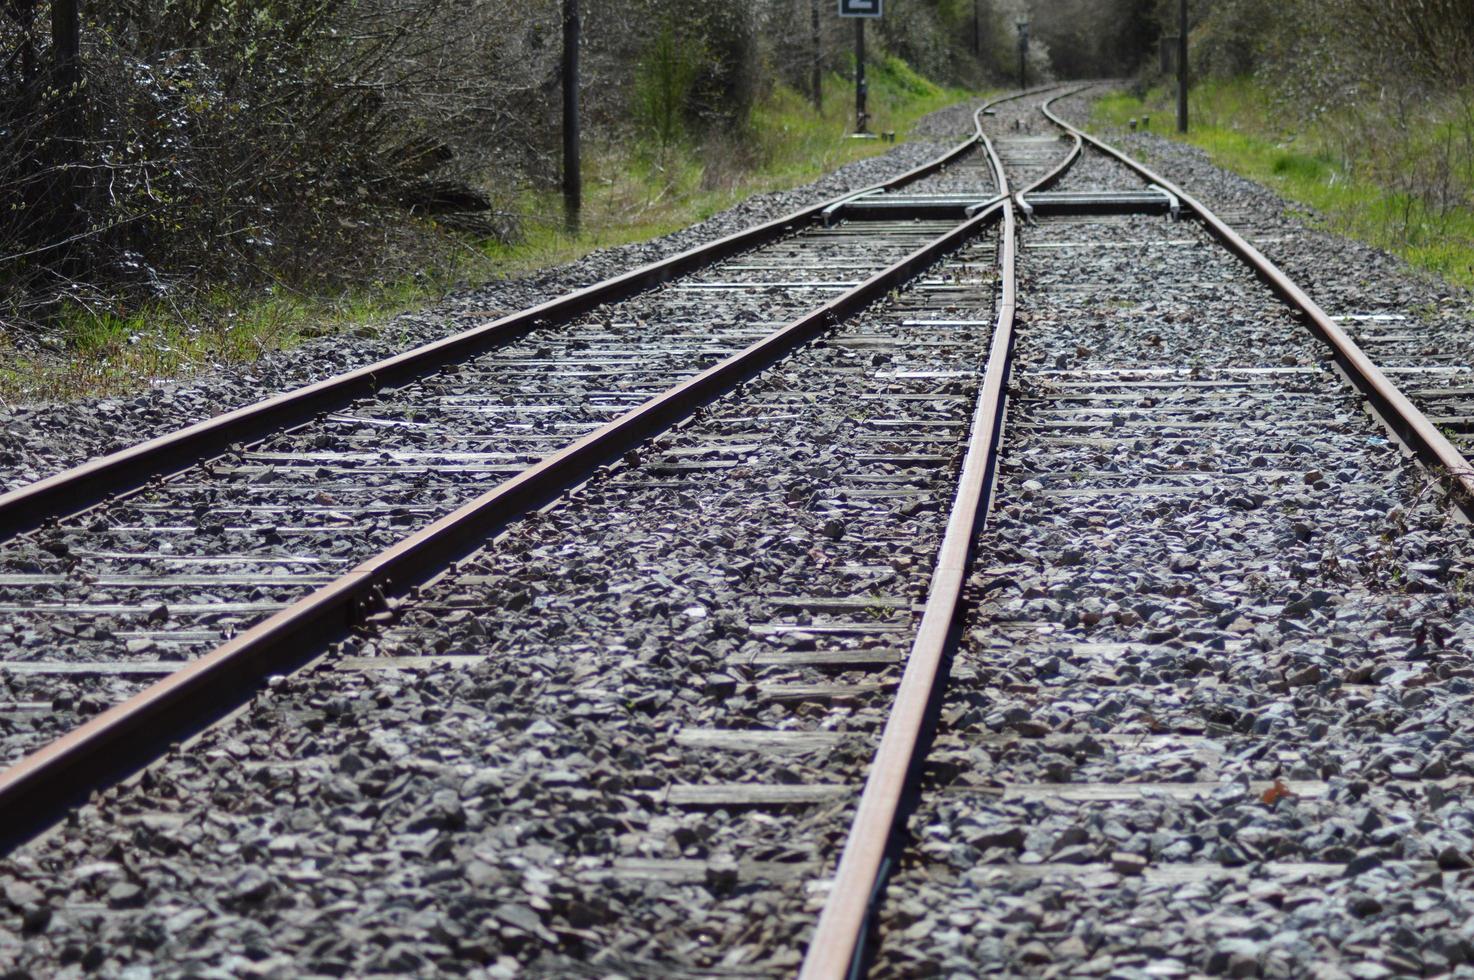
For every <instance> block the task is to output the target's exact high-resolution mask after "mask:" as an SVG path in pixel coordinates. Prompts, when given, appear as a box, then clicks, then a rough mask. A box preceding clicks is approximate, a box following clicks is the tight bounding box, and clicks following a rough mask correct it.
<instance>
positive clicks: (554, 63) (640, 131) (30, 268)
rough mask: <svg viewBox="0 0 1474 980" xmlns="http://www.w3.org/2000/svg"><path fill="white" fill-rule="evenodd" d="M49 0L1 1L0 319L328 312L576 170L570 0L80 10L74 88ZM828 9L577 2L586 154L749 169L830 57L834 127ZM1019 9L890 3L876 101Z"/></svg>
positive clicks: (965, 57)
mask: <svg viewBox="0 0 1474 980" xmlns="http://www.w3.org/2000/svg"><path fill="white" fill-rule="evenodd" d="M51 2H52V0H5V3H4V4H0V139H3V140H4V145H5V146H6V147H7V148H9V149H11V152H9V153H7V154H5V155H4V156H3V157H0V330H8V331H9V332H10V333H11V334H12V335H16V336H19V335H20V334H22V333H27V332H34V331H29V330H28V328H32V327H35V326H38V325H43V326H44V325H45V324H46V323H51V324H54V325H57V329H61V325H64V324H65V323H66V322H67V321H68V320H69V319H70V318H73V317H74V315H75V313H74V311H76V310H77V309H83V310H86V311H90V312H89V313H88V314H87V315H95V316H113V317H117V318H121V319H122V320H127V321H131V320H132V319H133V318H136V317H137V316H139V315H142V314H143V313H144V312H147V313H148V315H150V316H156V317H162V318H164V319H170V318H171V317H172V318H173V319H175V320H177V319H179V318H180V317H184V318H186V319H188V318H191V317H208V316H210V315H212V314H211V313H210V312H209V311H211V310H214V309H216V308H217V304H216V303H215V302H214V301H213V300H212V299H211V297H213V296H216V295H217V293H218V291H222V290H223V291H224V292H226V293H228V294H230V295H231V296H234V297H238V298H239V301H240V302H241V303H246V302H248V297H250V296H253V295H254V296H259V297H269V296H270V295H271V294H270V293H269V292H268V291H269V290H273V289H276V290H287V291H291V292H295V293H298V294H301V295H304V296H311V297H318V298H319V299H321V300H323V301H324V302H326V303H327V304H328V305H331V304H332V302H333V301H334V297H336V296H338V295H340V294H355V295H356V294H358V293H359V292H361V291H363V290H372V289H375V288H378V286H377V284H382V283H385V282H398V281H403V280H406V279H408V278H410V277H411V276H412V274H413V272H414V271H415V270H416V268H417V267H419V266H421V265H424V264H425V263H426V262H437V261H441V260H442V259H443V258H444V256H445V255H447V254H456V253H457V250H464V249H465V248H466V247H468V246H470V245H479V244H481V243H484V242H497V243H501V244H503V245H510V244H514V243H516V242H517V241H518V240H520V239H521V238H523V237H524V236H527V235H531V234H537V233H538V232H537V229H536V225H537V222H538V221H539V220H540V219H541V218H542V217H543V215H541V214H540V213H537V211H536V209H535V210H534V211H533V213H527V202H528V201H541V199H542V198H541V195H544V194H545V193H546V192H547V191H548V189H550V188H552V187H555V186H556V184H557V181H558V178H559V170H560V149H559V144H560V114H559V110H560V101H561V98H560V97H561V82H560V78H559V72H558V68H559V63H560V58H561V30H562V23H561V13H560V6H561V5H560V3H559V2H558V0H538V2H536V3H532V4H528V3H523V2H513V0H478V2H476V3H473V4H467V3H463V2H457V0H117V2H114V3H84V4H83V5H82V10H83V13H84V22H83V25H82V32H81V57H80V62H79V64H80V85H78V86H77V87H75V88H73V87H68V86H65V85H62V84H60V82H61V80H62V79H63V77H64V73H63V72H61V71H60V65H61V62H60V59H59V58H58V57H57V52H56V51H55V50H53V47H52V43H51V37H50V33H49V24H50V13H51V9H50V4H51ZM56 2H74V0H56ZM832 2H833V0H756V2H755V3H751V4H722V5H693V4H689V3H686V2H684V0H582V7H583V23H584V44H583V48H582V53H581V63H582V71H583V76H582V85H581V100H582V103H583V117H584V127H585V128H584V133H585V142H586V144H587V145H588V146H589V147H591V149H592V153H593V154H598V153H604V154H605V155H606V156H611V157H612V156H619V157H621V158H625V159H627V160H629V161H633V165H634V166H637V167H645V168H647V169H648V170H649V173H650V175H651V179H650V181H649V185H650V186H657V185H659V186H660V187H661V188H662V189H661V190H660V191H658V192H657V195H669V194H671V193H674V191H673V190H672V188H673V187H674V186H676V185H678V184H683V183H690V182H691V180H694V182H695V184H696V186H698V187H702V188H707V189H710V188H713V187H725V186H728V185H729V184H738V183H741V180H742V171H744V170H745V169H747V168H751V167H760V166H762V165H763V164H764V161H765V160H766V159H767V152H768V151H767V149H766V141H765V139H763V138H755V135H754V134H755V133H757V130H758V128H759V125H760V123H759V122H758V120H760V119H761V118H762V111H763V110H762V108H761V107H763V106H765V105H768V104H770V103H771V102H772V101H773V100H775V99H776V100H778V101H782V100H783V99H785V98H787V96H788V94H790V90H791V89H796V88H799V87H800V86H802V87H803V88H804V89H805V90H807V89H808V87H809V79H810V78H811V75H812V68H813V65H814V63H815V57H816V56H817V60H818V63H819V64H820V65H821V67H822V68H823V71H824V74H823V79H824V82H825V87H826V88H827V89H830V90H832V91H831V92H829V93H827V95H828V96H829V98H827V99H826V103H825V114H824V119H825V126H826V127H828V128H829V129H832V130H834V131H836V134H838V133H843V131H844V120H845V119H846V118H847V112H845V111H843V110H842V109H841V110H838V112H839V114H838V115H833V112H835V111H836V110H835V109H834V105H841V104H842V103H843V102H844V101H845V100H844V98H843V91H844V89H845V88H846V87H847V86H848V84H849V80H848V74H849V70H850V66H851V61H852V58H851V51H852V48H851V33H850V31H851V28H852V26H853V25H852V23H851V22H848V21H841V20H840V19H839V18H838V17H836V16H835V13H834V9H833V5H832ZM1004 2H1005V0H980V2H979V3H978V4H977V5H974V4H973V3H971V2H969V0H907V2H906V3H904V4H902V3H896V4H892V5H891V10H890V11H889V13H888V16H887V18H886V19H885V20H884V21H883V22H881V23H879V24H872V25H870V39H871V48H870V54H871V62H872V64H871V71H872V81H871V85H872V101H874V93H875V92H876V91H877V86H880V87H884V86H889V85H892V84H893V83H894V84H904V85H909V86H911V96H914V97H915V99H916V100H918V101H925V100H928V99H931V98H933V97H934V95H935V92H933V91H930V90H928V85H929V83H927V82H926V81H925V79H927V78H936V79H939V80H941V81H943V82H957V81H970V82H975V81H976V80H977V79H979V78H981V77H983V76H984V75H985V74H987V71H988V69H987V68H986V67H983V66H981V64H980V59H978V58H976V57H974V56H973V53H972V51H971V50H970V45H969V42H970V41H971V40H972V35H973V31H972V14H973V11H974V9H977V10H979V11H981V14H982V16H981V19H980V21H979V25H980V26H981V27H983V28H985V30H983V31H982V32H981V33H980V34H979V37H984V36H985V35H987V30H986V29H991V28H992V27H994V26H996V25H995V21H996V18H997V16H998V15H999V14H998V11H999V10H1001V9H1002V6H1001V5H1002V4H1003V3H1004ZM816 4H817V6H816ZM816 11H817V12H818V14H819V25H820V30H819V33H818V42H819V43H818V47H817V48H815V46H814V43H813V32H812V30H811V24H812V18H813V16H814V14H815V13H816ZM652 25H654V26H655V30H652V29H651V28H652ZM995 33H999V35H1000V36H1001V32H995ZM907 57H909V58H912V59H914V62H913V63H912V64H911V65H910V66H909V67H908V66H906V65H904V64H902V63H900V62H898V61H896V60H895V59H898V58H907ZM991 57H992V55H991V53H990V52H989V51H987V50H986V49H985V50H984V52H983V57H982V59H981V62H988V61H989V59H990V58H991ZM993 67H994V68H995V69H996V68H998V67H999V66H997V65H994V66H993ZM1007 68H1008V66H1007V65H1003V66H1002V70H1007ZM911 69H916V72H915V73H914V74H913V75H911V76H909V77H908V76H907V74H906V73H907V72H908V71H910V70H911ZM908 97H909V96H908ZM834 98H838V101H837V102H834ZM882 101H883V100H882ZM831 102H833V105H831ZM877 111H880V112H884V111H885V110H884V109H878V110H877ZM652 147H653V148H655V150H656V155H657V156H661V155H667V156H668V155H670V152H671V151H673V150H679V152H678V153H676V154H675V156H676V157H679V158H680V159H679V160H674V159H673V160H671V161H665V162H662V161H653V162H652V161H651V160H650V159H647V156H648V154H647V151H649V150H650V149H651V148H652ZM666 163H669V164H670V167H669V169H666V166H665V165H666ZM652 168H653V169H652ZM693 175H695V176H693ZM688 178H689V179H688ZM591 192H592V193H597V190H596V189H591ZM539 207H540V205H539ZM265 301H267V300H266V299H263V302H265ZM231 305H232V306H234V305H237V304H236V303H235V302H234V301H233V302H232V304H231ZM309 305H311V304H309ZM170 311H172V312H170ZM64 332H65V331H63V333H64ZM135 332H136V331H135ZM204 332H205V333H206V334H208V333H209V332H210V331H209V330H205V331H204Z"/></svg>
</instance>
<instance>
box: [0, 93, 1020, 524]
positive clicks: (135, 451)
mask: <svg viewBox="0 0 1474 980" xmlns="http://www.w3.org/2000/svg"><path fill="white" fill-rule="evenodd" d="M1028 94H1029V93H1027V92H1025V93H1019V94H1018V95H1013V96H1009V97H1008V98H1022V97H1024V96H1026V95H1028ZM999 101H1002V100H999ZM976 145H977V139H976V137H973V138H971V139H968V140H966V141H964V142H961V143H958V144H957V145H956V146H954V147H952V148H951V149H950V150H948V151H947V152H946V153H943V154H942V155H941V156H939V157H937V158H935V159H933V160H929V161H927V162H926V163H923V164H921V165H919V166H917V167H913V168H912V169H911V170H908V171H906V172H905V173H903V174H900V175H898V176H896V177H892V178H890V179H889V180H884V181H881V182H879V183H877V184H873V185H871V186H870V187H867V188H865V189H863V190H862V191H857V192H846V193H845V194H841V195H839V196H838V197H835V198H832V199H830V200H827V201H823V202H821V203H819V204H814V205H810V206H809V207H805V208H800V209H799V210H797V211H795V212H793V213H792V214H789V215H787V216H785V217H782V218H777V219H775V220H773V221H768V222H765V223H763V224H759V225H754V226H753V227H751V228H746V229H744V230H742V231H739V232H735V233H733V234H731V235H727V236H724V237H722V238H719V239H717V240H716V241H713V242H708V243H706V244H704V245H698V246H696V247H694V248H690V249H687V250H686V251H684V252H681V253H679V254H677V255H673V256H669V257H668V258H664V259H660V260H658V261H656V262H652V263H650V264H648V265H645V266H642V267H640V268H638V269H633V270H631V271H629V272H626V273H623V274H621V275H618V276H615V277H613V278H610V279H606V280H604V281H602V282H598V283H595V284H593V285H591V286H586V287H584V288H582V289H579V290H576V291H574V292H571V293H568V294H566V295H564V296H560V297H557V298H556V299H552V300H549V301H547V302H545V303H541V304H539V305H537V306H533V307H530V308H528V309H526V310H521V311H518V312H516V313H511V314H508V315H507V316H504V317H501V318H499V319H497V320H494V321H491V322H490V323H484V324H481V325H480V326H476V327H472V328H471V329H469V330H465V331H462V332H461V333H458V334H455V335H453V336H450V337H445V338H443V339H441V340H437V341H433V342H431V343H428V344H424V345H422V346H420V347H416V348H414V349H412V350H409V351H405V352H404V353H402V354H397V355H395V356H393V357H389V358H386V359H384V360H381V361H378V362H376V363H373V364H369V365H367V366H365V367H361V368H357V369H355V370H353V371H347V372H344V373H342V374H338V375H334V376H333V377H330V378H325V379H323V380H321V381H318V382H315V383H313V384H310V385H306V386H305V387H302V388H296V389H293V390H292V391H288V392H283V393H282V394H279V395H275V396H273V397H271V398H267V399H263V400H262V401H259V402H255V403H253V404H250V405H245V406H242V407H241V408H237V409H234V410H232V411H229V412H225V413H223V414H221V415H217V416H215V417H214V418H210V419H206V420H204V421H201V422H196V423H195V424H193V425H190V426H187V427H185V428H183V429H178V430H176V431H174V432H170V433H166V434H164V435H161V436H157V437H155V438H153V439H149V440H147V441H145V442H141V443H139V444H138V445H135V446H130V447H128V448H127V449H122V450H119V451H118V452H115V453H110V454H108V455H106V456H99V457H97V458H96V459H93V460H89V461H88V462H86V463H82V464H79V465H77V466H74V467H72V468H70V469H67V470H63V471H62V472H60V473H57V474H54V475H52V476H49V477H46V478H45V479H42V480H38V481H36V482H34V483H30V484H27V485H26V486H23V487H17V488H16V489H14V490H11V491H9V492H7V493H4V494H0V539H4V538H9V537H13V536H15V535H16V534H20V533H22V532H25V531H28V530H33V529H35V528H36V527H39V526H42V525H44V524H46V523H47V522H48V521H53V520H58V519H60V518H62V517H65V516H68V515H70V514H74V513H76V512H78V511H82V510H85V509H87V508H88V507H91V506H94V505H96V504H98V503H102V502H103V501H105V500H108V499H110V498H112V497H115V496H118V495H120V494H125V493H129V492H132V491H134V490H137V489H139V488H140V487H142V486H144V485H146V484H147V483H148V481H149V480H152V479H154V478H156V477H161V476H167V475H169V474H172V473H176V472H178V471H180V470H182V469H185V468H188V467H189V466H193V465H196V464H198V463H200V462H201V461H203V460H206V459H209V458H210V457H212V456H216V455H219V454H220V453H223V452H225V451H226V450H228V449H229V448H230V447H231V446H232V445H234V444H237V443H244V442H253V441H255V440H258V439H261V438H263V437H265V436H267V435H270V434H272V433H273V432H277V431H279V430H281V429H284V428H288V427H290V426H293V425H300V424H302V423H304V422H307V421H309V420H311V419H312V418H314V417H315V416H317V415H318V414H320V413H323V412H329V411H334V410H336V409H338V408H341V407H342V406H343V405H345V404H347V403H348V402H351V401H353V400H354V399H356V398H362V397H365V396H368V395H372V394H374V393H375V392H377V391H379V390H380V389H382V388H388V387H394V386H396V385H400V384H404V383H406V382H408V381H411V380H414V379H415V378H419V377H423V376H424V375H426V374H428V373H430V372H432V371H435V370H437V369H439V368H441V367H444V366H446V365H448V364H452V363H455V362H457V361H461V360H464V359H466V358H468V357H472V356H475V355H478V354H481V353H484V352H485V351H487V350H490V349H492V348H494V347H496V346H498V345H502V344H506V343H509V342H511V341H514V340H516V339H518V338H520V337H523V336H526V335H527V334H529V333H531V332H533V331H535V330H537V329H540V328H544V327H548V326H552V325H554V324H556V323H561V322H566V321H567V320H569V319H572V318H574V317H577V316H580V315H582V314H584V313H587V312H588V311H590V310H592V309H595V308H596V307H598V306H601V305H603V304H606V303H612V302H618V301H620V300H623V299H627V298H629V297H630V296H633V295H636V294H638V293H641V292H644V291H646V290H649V289H652V288H654V287H655V286H658V285H660V284H662V283H665V282H669V281H670V280H672V279H675V278H676V277H678V276H682V275H686V274H687V273H690V272H693V271H695V270H697V269H700V268H703V267H705V266H707V265H711V264H712V263H714V262H719V261H721V260H722V259H725V258H728V257H730V256H732V255H734V254H737V253H739V252H742V251H746V250H747V249H751V248H755V247H758V246H760V245H765V244H768V243H770V242H772V241H776V240H777V239H779V238H781V237H782V236H783V235H785V234H787V233H789V232H790V231H792V230H794V229H795V228H797V227H799V226H801V225H804V224H807V223H812V222H813V221H814V220H815V219H816V218H818V217H819V216H820V215H822V213H823V211H824V209H825V208H827V207H829V206H830V205H832V204H835V203H838V202H841V201H844V200H847V199H849V198H851V197H854V196H855V195H856V194H864V193H870V192H874V191H879V190H895V189H897V188H900V187H904V186H906V185H907V184H911V183H915V182H916V181H918V180H921V179H923V178H925V177H929V176H931V175H932V174H934V173H936V172H938V171H940V170H942V169H943V168H945V167H947V166H948V165H949V164H951V163H953V162H955V161H956V160H958V159H959V158H961V157H962V156H964V155H966V154H967V153H968V152H969V151H970V150H972V149H973V148H974V147H975V146H976Z"/></svg>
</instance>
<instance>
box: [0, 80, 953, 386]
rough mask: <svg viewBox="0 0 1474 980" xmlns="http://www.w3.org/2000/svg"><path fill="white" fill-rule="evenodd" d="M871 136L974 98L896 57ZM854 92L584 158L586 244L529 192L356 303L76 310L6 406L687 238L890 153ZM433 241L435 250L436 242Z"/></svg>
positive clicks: (779, 103)
mask: <svg viewBox="0 0 1474 980" xmlns="http://www.w3.org/2000/svg"><path fill="white" fill-rule="evenodd" d="M868 78H869V109H870V112H871V131H872V132H882V131H886V130H890V131H894V132H896V133H897V134H898V138H901V139H904V138H905V135H906V132H907V129H908V128H909V127H910V126H911V124H913V123H914V122H915V121H916V120H917V119H919V118H920V117H922V116H923V115H925V114H927V113H929V112H932V111H934V110H936V109H940V108H942V107H944V106H947V105H950V104H952V103H954V102H957V101H960V100H962V99H966V98H968V97H969V96H970V93H968V92H965V91H962V90H957V89H947V88H943V87H941V86H938V85H935V84H933V83H931V82H929V81H927V80H926V79H924V78H922V77H920V76H918V75H917V74H916V73H915V72H913V71H911V69H910V68H909V67H908V66H907V65H906V63H905V62H903V61H901V60H900V59H896V58H888V59H885V60H884V61H881V62H879V63H876V64H873V65H871V66H869V71H868ZM853 125H854V85H853V82H851V81H848V80H846V79H844V78H842V77H840V76H838V75H831V76H829V77H827V78H826V79H825V84H824V104H823V110H822V112H816V111H815V110H814V107H813V106H812V104H811V103H810V102H809V100H808V99H806V98H804V97H802V96H800V95H799V94H798V93H796V92H794V91H792V90H791V89H787V88H782V87H780V88H778V89H776V90H775V91H774V92H773V93H772V94H771V95H769V96H768V97H767V98H766V99H764V100H763V101H762V102H761V103H760V104H759V105H758V106H757V107H756V109H755V110H754V112H753V114H752V118H751V120H750V122H749V124H748V125H747V127H746V128H745V131H744V132H742V133H740V134H738V135H735V136H723V137H714V138H709V139H707V140H704V141H700V142H697V141H689V140H688V141H676V142H672V143H670V144H669V145H666V146H655V145H652V144H651V143H650V142H649V141H640V140H626V141H620V142H604V143H591V144H589V145H586V146H585V150H584V210H583V223H582V228H583V230H582V232H581V233H580V234H578V235H576V236H574V235H569V234H568V233H566V232H565V231H564V230H563V227H562V212H561V198H559V196H558V195H557V193H556V192H547V191H544V192H536V191H526V192H524V193H523V194H522V195H521V196H520V198H519V202H518V210H519V211H520V213H521V227H522V229H523V231H522V234H521V236H520V238H519V239H518V240H517V241H515V242H513V243H504V242H498V241H486V242H481V243H466V244H464V245H463V246H460V245H452V244H450V243H449V241H448V240H447V241H443V242H441V247H439V248H435V249H427V254H428V255H429V256H430V257H427V259H426V261H425V263H424V268H423V269H422V270H421V271H419V272H417V273H416V274H415V276H414V277H413V278H410V279H406V280H403V281H390V282H374V283H369V284H366V285H363V286H361V287H358V288H356V289H354V290H352V291H349V292H346V293H339V294H335V295H303V294H301V293H300V292H294V291H289V290H284V289H282V290H275V291H272V292H269V293H266V294H254V295H248V296H241V295H234V294H227V293H220V294H217V295H214V296H211V297H207V298H205V299H203V300H198V301H196V302H194V303H193V304H192V305H191V306H190V307H189V308H186V309H180V308H177V307H174V306H168V305H163V304H159V305H155V306H151V307H148V308H145V309H141V310H134V311H127V312H121V313H120V312H114V311H108V310H103V309H98V308H96V307H93V306H89V307H82V306H77V307H74V308H73V309H72V310H70V311H69V312H68V313H67V314H66V315H65V316H63V317H62V318H61V321H60V324H59V330H58V334H57V337H56V342H55V345H54V346H55V348H56V349H54V350H52V351H48V352H43V353H40V354H36V353H33V352H31V351H21V350H3V349H0V398H3V399H5V400H6V401H10V402H14V401H35V400H41V399H57V398H60V399H67V398H76V397H83V396H88V395H105V394H120V393H127V392H130V391H136V390H138V389H140V388H142V387H146V386H147V385H148V384H150V383H151V382H152V381H154V380H156V379H165V378H178V377H180V376H184V375H187V374H189V373H190V372H191V371H194V370H198V369H200V368H202V367H210V366H215V365H221V364H229V363H236V364H239V363H250V362H251V361H253V360H255V359H256V358H258V357H260V356H261V355H262V354H263V353H266V352H268V351H273V350H282V349H286V348H290V347H291V346H293V345H295V344H298V343H300V342H302V341H303V340H305V339H308V338H311V337H316V336H321V335H323V334H324V333H328V332H334V331H342V330H349V329H353V330H356V331H357V332H360V333H372V332H375V331H376V330H377V329H379V328H378V327H376V326H375V325H374V324H375V323H376V322H381V321H383V320H384V319H385V318H387V317H389V316H391V315H393V314H394V313H397V312H400V311H402V310H405V309H410V308H413V307H415V306H418V305H423V304H425V303H427V302H430V301H432V300H433V299H434V298H435V297H437V296H440V295H443V294H444V293H445V292H446V291H447V290H449V289H451V288H454V287H457V286H465V285H469V284H476V283H485V282H490V281H493V280H496V279H498V278H504V277H508V276H513V275H518V274H521V273H526V272H528V271H531V270H534V269H538V268H544V267H547V266H551V265H556V264H558V263H562V262H567V261H571V260H573V259H576V258H578V257H579V256H582V255H585V254H587V253H588V252H591V251H593V250H595V249H598V248H607V247H611V246H617V245H623V244H627V243H630V242H637V241H643V240H646V239H649V238H653V237H656V236H659V235H663V234H667V233H669V232H672V231H675V230H677V229H680V228H683V227H686V226H687V225H690V224H692V223H694V222H696V221H699V220H701V219H703V218H706V217H709V216H711V215H713V214H715V213H717V212H719V211H721V210H723V209H725V208H728V207H731V206H732V205H734V204H736V203H737V202H739V201H741V200H742V199H743V198H746V197H748V196H750V195H752V194H756V193H761V192H763V191H771V190H778V189H782V188H787V187H793V186H795V185H798V184H802V183H805V182H807V181H810V180H813V179H815V178H816V177H818V176H820V175H821V174H823V173H825V172H828V171H830V170H834V169H835V168H837V167H840V166H842V165H844V164H846V163H850V162H852V161H855V160H859V159H861V158H864V157H869V156H875V155H877V154H881V153H884V152H885V151H886V150H888V149H889V148H890V144H887V143H882V142H881V141H880V140H859V139H849V138H847V137H848V133H849V132H850V130H851V129H852V128H853ZM426 237H427V238H428V237H435V233H434V232H433V230H427V236H426Z"/></svg>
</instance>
